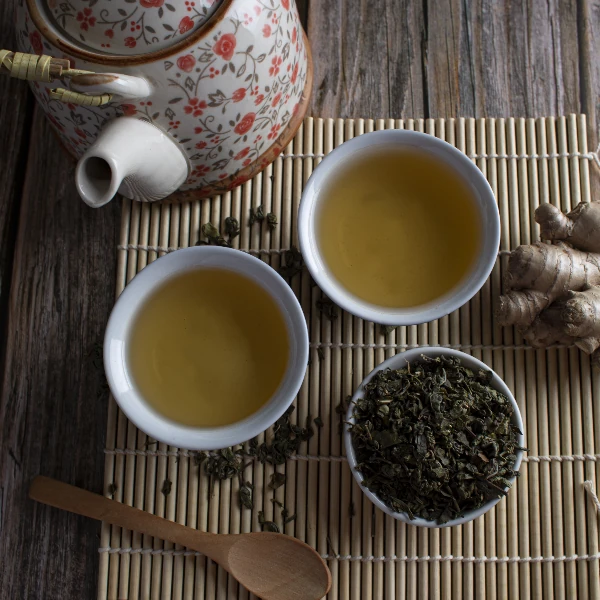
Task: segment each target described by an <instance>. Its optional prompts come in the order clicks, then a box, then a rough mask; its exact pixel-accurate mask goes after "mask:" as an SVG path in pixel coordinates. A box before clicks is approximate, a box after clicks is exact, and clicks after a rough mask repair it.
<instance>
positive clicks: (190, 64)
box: [177, 54, 196, 73]
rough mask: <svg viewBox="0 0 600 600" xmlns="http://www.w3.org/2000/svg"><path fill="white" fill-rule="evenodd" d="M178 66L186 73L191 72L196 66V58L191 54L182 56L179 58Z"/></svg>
mask: <svg viewBox="0 0 600 600" xmlns="http://www.w3.org/2000/svg"><path fill="white" fill-rule="evenodd" d="M177 66H178V67H179V68H180V69H181V70H182V71H185V72H186V73H189V72H190V71H191V70H192V69H193V68H194V67H195V66H196V59H195V58H194V57H193V56H192V55H191V54H186V55H185V56H180V57H179V58H178V59H177Z"/></svg>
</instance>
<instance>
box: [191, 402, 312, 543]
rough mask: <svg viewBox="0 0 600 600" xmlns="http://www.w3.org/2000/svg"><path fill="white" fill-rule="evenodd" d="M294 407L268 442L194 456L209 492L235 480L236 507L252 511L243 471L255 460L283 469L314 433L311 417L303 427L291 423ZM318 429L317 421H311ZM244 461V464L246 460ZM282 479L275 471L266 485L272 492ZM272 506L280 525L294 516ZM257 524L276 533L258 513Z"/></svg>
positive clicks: (254, 441)
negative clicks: (279, 512)
mask: <svg viewBox="0 0 600 600" xmlns="http://www.w3.org/2000/svg"><path fill="white" fill-rule="evenodd" d="M294 410H295V407H294V406H290V407H289V408H288V409H287V410H286V411H285V412H284V413H283V415H281V417H279V419H277V421H275V423H274V425H273V435H272V436H271V437H270V439H268V440H265V441H264V442H262V443H259V442H258V440H257V439H256V438H254V439H252V440H250V441H248V442H247V443H245V444H240V445H238V446H232V447H228V448H223V449H222V450H216V451H214V452H197V453H195V454H194V462H195V464H196V465H197V466H198V467H199V466H200V465H204V472H205V473H206V475H208V476H209V478H210V481H211V485H210V486H209V488H210V489H211V490H212V487H213V485H214V484H215V483H216V481H217V480H220V481H226V480H228V479H233V478H234V477H237V478H238V479H239V482H240V487H239V500H240V506H242V507H245V508H248V509H253V508H254V497H253V496H254V493H253V492H254V485H252V483H250V482H249V481H246V480H245V479H244V472H245V470H246V468H247V467H249V466H250V465H252V464H253V462H254V461H255V460H257V461H258V462H260V463H261V464H263V465H264V464H267V463H268V464H270V465H273V467H275V469H277V466H279V465H283V464H285V463H286V461H287V460H288V459H289V458H290V457H291V456H293V455H294V454H296V453H297V452H298V450H299V449H300V445H301V444H302V443H303V442H307V441H308V440H309V439H310V438H311V437H312V436H313V435H314V433H315V431H314V428H313V426H312V417H311V416H310V415H308V417H307V419H306V427H302V426H300V425H296V424H295V423H292V420H291V415H292V413H293V412H294ZM314 422H315V424H317V426H318V422H319V421H318V420H317V419H315V420H314ZM247 459H248V460H247ZM285 481H286V476H285V474H284V473H281V472H279V471H277V470H275V471H274V472H273V473H272V474H271V481H270V483H269V485H268V487H269V489H270V490H272V491H273V492H274V491H275V490H276V489H277V488H279V487H281V486H282V485H284V484H285ZM272 502H273V503H274V505H276V506H279V508H280V509H281V520H282V525H286V524H287V523H289V522H291V521H293V520H294V519H295V518H296V515H290V514H289V511H288V510H287V508H286V507H285V506H283V505H282V504H281V503H280V502H277V501H276V500H274V499H272ZM258 520H259V524H260V526H261V528H262V529H263V531H276V532H277V531H279V527H278V525H276V524H275V523H274V522H273V521H266V520H265V519H264V513H263V512H262V511H260V512H259V513H258Z"/></svg>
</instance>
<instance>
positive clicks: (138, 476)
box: [98, 115, 600, 600]
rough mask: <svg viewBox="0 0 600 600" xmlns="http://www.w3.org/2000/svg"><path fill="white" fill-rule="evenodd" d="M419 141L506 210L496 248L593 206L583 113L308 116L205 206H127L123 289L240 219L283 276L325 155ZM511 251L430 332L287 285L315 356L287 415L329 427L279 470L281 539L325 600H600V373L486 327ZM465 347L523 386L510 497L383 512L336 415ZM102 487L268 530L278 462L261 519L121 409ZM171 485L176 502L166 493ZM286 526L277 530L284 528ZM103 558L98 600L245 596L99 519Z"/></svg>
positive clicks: (215, 525) (228, 582)
mask: <svg viewBox="0 0 600 600" xmlns="http://www.w3.org/2000/svg"><path fill="white" fill-rule="evenodd" d="M387 128H406V129H416V130H419V131H425V132H427V133H430V134H432V135H436V136H438V137H441V138H443V139H445V140H446V141H448V142H450V143H451V144H454V145H455V146H456V147H458V148H459V149H460V150H462V151H463V152H465V153H467V154H468V155H469V156H470V157H471V158H472V160H474V161H475V162H476V164H477V166H478V167H479V168H480V169H481V170H482V171H483V173H484V174H485V175H486V177H487V178H488V180H489V182H490V184H491V186H492V188H493V190H494V193H495V195H496V198H497V200H498V205H499V210H500V215H501V221H502V236H501V250H502V251H507V250H511V249H514V248H516V247H517V246H518V245H519V244H521V243H528V242H530V241H532V240H536V239H537V238H538V228H537V226H536V225H535V223H534V221H533V211H534V210H535V208H536V207H537V206H538V204H539V203H540V202H545V201H549V202H552V203H554V204H556V205H557V206H560V208H561V209H563V210H569V209H570V208H571V207H572V206H574V205H575V204H577V203H578V202H580V201H584V202H588V201H590V176H589V175H590V173H589V171H590V168H595V166H594V165H590V162H592V159H594V158H595V155H594V154H592V153H589V152H588V148H587V139H586V122H585V117H584V116H575V115H571V116H568V117H560V118H542V119H536V120H530V119H527V120H525V119H506V120H505V119H480V120H473V119H457V120H453V119H452V120H435V121H434V120H427V121H423V120H415V121H413V120H408V121H398V120H385V121H384V120H380V121H372V120H346V121H343V120H321V119H312V118H309V119H306V120H305V122H304V124H303V126H302V128H301V129H300V131H299V132H298V134H297V135H296V137H295V138H294V140H293V142H292V143H291V144H290V145H289V147H288V148H287V149H286V151H285V152H284V153H283V154H282V155H281V156H280V157H279V158H278V159H277V160H276V161H275V162H274V163H273V164H272V165H271V166H269V167H268V168H267V169H266V170H265V171H264V172H263V173H262V174H259V175H258V176H256V177H255V178H254V179H253V180H252V181H250V182H248V183H246V184H245V185H244V186H242V187H240V188H238V189H236V190H234V191H233V192H231V193H228V194H226V195H224V196H221V197H217V198H214V199H212V200H204V201H196V202H191V203H187V204H179V205H178V204H173V205H168V204H164V205H149V204H143V205H142V204H138V203H131V202H125V203H124V204H123V220H122V225H121V240H120V245H119V249H118V280H117V288H118V290H117V291H118V292H121V291H122V290H123V288H124V286H125V285H126V284H127V283H128V282H129V281H130V280H131V279H132V278H133V276H134V275H135V274H136V273H137V272H138V271H140V270H141V269H143V268H144V266H145V265H146V264H147V263H148V262H151V261H153V260H155V259H156V258H157V257H158V256H161V255H163V254H164V253H165V252H170V251H173V250H175V249H177V248H182V247H186V246H192V245H194V244H195V242H196V241H197V239H198V234H199V229H200V226H201V225H202V224H203V223H205V222H207V221H210V222H212V223H213V224H219V226H220V227H221V229H222V228H223V226H222V223H223V220H224V219H225V217H227V216H230V215H232V216H235V217H236V218H237V219H239V221H240V225H241V235H240V237H239V238H237V239H236V240H235V244H236V246H237V247H239V248H241V249H244V250H246V251H249V252H251V253H253V254H255V255H258V256H260V257H261V259H263V260H264V261H266V262H268V263H269V264H271V265H272V266H273V267H274V268H278V267H279V265H280V263H281V250H282V249H287V248H290V246H291V245H292V244H294V245H297V244H298V241H297V231H296V215H297V211H298V204H299V202H300V195H301V192H302V187H303V184H304V182H305V181H306V180H307V178H308V177H309V176H310V174H311V172H312V170H313V168H314V167H315V166H316V165H317V164H318V163H319V161H320V160H321V158H322V156H323V155H324V154H327V153H328V152H330V151H331V150H332V149H333V148H334V147H336V146H338V145H340V144H341V143H342V142H343V141H344V140H347V139H349V138H352V137H353V136H356V135H360V134H362V133H366V132H368V131H372V130H374V129H387ZM260 204H262V205H263V207H264V211H265V213H266V212H267V211H273V212H274V213H275V214H277V215H278V219H279V223H280V225H279V226H278V227H277V228H276V229H275V231H274V232H272V233H270V232H269V231H268V228H266V227H264V228H260V229H259V227H258V226H257V225H255V226H254V228H252V229H250V228H248V227H247V220H248V215H249V211H250V207H251V206H252V207H257V206H258V205H260ZM506 260H507V259H506V258H505V255H503V254H502V253H501V257H500V258H499V259H498V261H497V264H496V267H495V268H494V271H493V273H492V275H491V277H490V279H489V280H488V282H487V283H486V285H485V286H484V288H483V289H482V290H481V292H480V293H479V294H477V296H475V298H473V300H471V302H469V303H468V304H467V305H466V306H464V307H463V308H461V309H460V310H458V311H456V312H454V313H452V314H451V315H449V316H448V317H444V318H443V319H440V320H439V321H434V322H432V323H428V324H425V325H419V326H414V327H403V328H399V329H398V330H397V331H396V332H394V333H391V334H389V335H388V336H386V337H384V336H383V335H382V334H381V333H380V332H379V329H378V328H377V327H376V326H375V325H374V324H373V323H368V322H364V321H362V320H361V319H358V318H356V317H352V316H351V315H349V314H347V313H342V312H341V311H340V313H339V316H338V318H337V319H335V320H333V321H329V320H327V319H326V318H325V317H324V316H323V315H321V314H320V313H319V311H318V310H317V309H316V307H315V303H316V301H317V300H318V299H319V298H320V297H321V292H320V290H319V289H318V288H317V287H316V286H315V287H313V286H311V283H310V277H309V275H308V273H306V272H305V273H303V274H302V275H301V276H296V277H295V278H294V279H293V280H292V287H293V290H294V292H295V293H296V294H297V296H298V298H299V299H300V301H301V303H302V307H303V309H304V311H305V314H306V318H307V321H308V323H309V331H310V339H311V348H312V349H311V362H310V366H309V368H308V371H307V375H306V379H305V381H304V384H303V386H302V389H301V391H300V393H299V396H298V398H297V399H296V405H297V410H296V412H295V413H294V419H297V420H298V422H300V423H302V424H304V423H305V422H306V419H307V415H309V414H310V415H312V416H313V417H317V416H319V417H321V419H322V421H323V424H324V426H323V427H322V428H317V427H315V429H316V433H315V435H314V436H313V437H312V439H310V440H309V442H308V445H307V446H306V445H305V447H304V448H301V450H300V452H301V454H300V455H298V456H296V457H295V459H294V460H289V461H288V462H287V464H286V465H285V473H286V475H287V480H286V484H285V485H284V486H282V487H280V488H278V489H277V490H276V491H275V493H274V495H275V497H276V498H277V500H279V501H280V502H282V503H283V504H284V505H285V506H286V507H287V508H288V509H289V511H290V514H292V513H296V515H297V517H296V519H295V521H293V522H291V523H288V524H287V525H286V526H285V527H284V528H283V530H284V531H285V533H288V534H290V535H293V536H296V537H298V538H300V539H302V540H305V541H306V542H307V543H309V544H310V545H312V546H314V547H315V548H316V549H317V550H318V552H319V553H321V554H322V555H323V556H324V557H326V559H327V561H328V564H329V567H330V569H331V573H332V576H333V586H332V588H331V592H330V594H329V598H331V599H338V598H339V599H346V598H350V599H359V598H360V599H363V600H366V599H369V598H373V599H379V598H390V599H398V600H403V599H417V598H418V599H424V598H440V599H441V598H444V599H449V598H453V599H460V598H465V599H469V598H486V599H490V600H491V599H495V598H498V599H503V598H511V599H513V598H522V599H526V598H542V597H543V598H544V600H551V599H553V598H556V599H560V598H568V599H573V598H579V599H585V598H600V580H599V567H598V564H599V563H598V560H599V558H600V554H599V549H598V518H599V517H598V515H597V514H596V512H595V509H594V505H593V502H592V500H591V499H590V498H589V497H588V496H587V495H586V492H585V491H584V488H583V482H584V480H586V479H590V480H592V482H593V485H594V487H595V485H596V481H597V480H598V476H600V462H598V459H599V458H600V454H596V452H599V451H600V415H598V410H599V407H600V404H599V401H600V377H599V376H598V375H597V374H594V373H593V372H592V371H591V368H590V361H589V359H588V357H587V356H586V355H584V354H582V353H580V351H579V350H577V349H575V348H553V349H548V350H531V349H529V348H527V347H525V346H523V342H522V339H521V338H520V336H519V335H518V334H517V333H515V332H514V331H513V330H512V329H511V328H504V329H502V328H499V327H496V326H495V325H494V322H493V319H492V304H493V300H494V299H495V298H496V297H497V296H498V294H499V293H500V282H501V276H502V268H503V266H505V262H506ZM431 344H432V345H436V344H438V345H442V346H448V347H453V348H460V349H462V350H464V351H465V352H470V353H472V354H473V355H474V356H476V357H477V358H479V359H481V360H483V361H484V362H486V363H487V364H488V365H489V366H490V367H492V368H493V369H494V370H495V371H497V372H498V373H499V375H500V376H501V377H503V378H504V380H505V381H506V383H507V384H508V386H509V387H510V388H511V390H512V391H513V393H514V395H515V397H516V398H517V401H518V403H519V406H520V408H521V412H522V415H523V420H524V422H525V437H526V445H527V447H528V448H529V453H528V455H527V457H526V459H525V461H524V462H523V465H522V466H521V477H520V479H519V480H518V483H517V484H516V486H515V487H514V488H513V489H512V491H511V492H510V494H509V496H508V498H507V499H504V500H502V501H501V502H500V503H499V504H498V505H497V506H496V507H495V509H493V510H491V511H490V512H489V513H487V514H486V515H485V516H483V517H480V518H479V519H477V520H476V521H474V522H472V523H469V524H466V525H464V526H462V527H455V528H452V529H444V530H435V529H433V530H431V529H418V528H416V527H414V526H410V525H406V524H404V523H400V522H396V521H394V520H393V519H391V518H390V517H388V516H386V515H385V514H384V513H383V512H381V511H379V510H376V509H375V508H374V507H373V505H372V504H371V503H370V502H369V501H368V500H367V499H366V497H365V496H364V495H363V494H362V493H361V491H360V489H359V487H358V486H357V484H356V483H355V481H354V479H353V478H352V475H351V473H350V469H349V468H348V466H347V463H346V462H345V459H344V448H343V445H342V439H341V436H340V435H339V434H338V421H339V415H338V414H336V412H335V406H336V405H337V404H338V403H339V401H340V400H341V399H342V398H345V397H346V396H347V395H349V394H352V392H353V391H354V389H355V388H356V387H357V386H358V384H359V383H360V382H361V380H362V379H363V377H364V376H365V375H366V374H367V373H368V372H369V371H371V369H372V368H373V367H375V365H377V364H379V363H380V362H382V361H383V360H384V359H386V358H388V357H389V356H392V355H393V354H395V353H396V352H399V351H402V350H405V349H406V348H411V347H415V346H419V345H431ZM105 453H106V467H105V493H106V494H107V495H112V494H111V493H110V492H111V491H112V485H113V484H114V486H116V491H115V492H114V498H115V499H116V500H119V501H121V502H125V503H127V504H131V505H134V506H136V507H138V508H141V509H144V510H147V511H150V512H153V513H155V514H158V515H161V516H164V517H166V518H168V519H171V520H176V521H178V522H179V523H184V524H187V525H190V526H192V527H196V528H198V529H202V530H206V531H211V532H234V533H235V532H245V531H258V530H260V526H259V524H258V519H257V512H258V510H260V509H262V510H264V512H265V518H266V519H267V520H270V519H275V520H276V521H278V520H279V518H278V514H279V512H278V510H279V509H277V508H276V507H275V509H274V506H273V503H272V502H271V501H270V498H271V497H272V495H273V492H272V491H271V490H268V488H267V483H268V482H269V479H270V476H271V474H272V472H273V468H272V467H271V466H270V465H266V466H263V465H261V464H259V463H258V462H256V463H255V464H254V465H253V467H252V468H251V470H249V469H247V470H246V472H245V475H246V478H247V479H250V480H251V481H252V482H253V483H254V486H255V490H254V497H255V509H254V510H253V511H250V510H247V509H243V510H242V509H241V508H240V506H239V502H238V496H237V492H238V485H239V484H238V481H237V479H234V480H231V481H227V482H223V483H221V484H219V483H217V484H216V485H215V487H214V490H212V494H211V493H210V492H211V490H210V489H209V486H208V481H207V477H206V476H205V475H204V473H203V471H202V469H199V468H198V467H197V466H196V465H195V464H194V460H193V457H192V455H191V454H190V453H188V452H186V451H185V450H181V449H178V448H174V447H171V446H166V445H164V444H156V443H154V444H153V443H151V440H149V439H148V438H147V437H146V435H145V434H144V433H142V432H141V431H139V430H137V429H136V428H135V427H134V426H133V425H132V424H131V423H129V422H128V421H127V419H126V418H125V417H124V415H123V414H122V413H121V412H120V411H119V410H118V408H117V407H116V405H115V403H114V401H113V400H112V399H111V401H110V405H109V416H108V433H107V448H106V450H105ZM165 479H169V480H170V481H171V482H172V490H171V492H170V493H169V494H168V495H166V496H165V495H164V494H163V493H162V492H161V488H162V484H163V482H164V480H165ZM279 522H280V520H279ZM100 544H101V547H100V549H99V559H100V575H99V591H98V597H99V598H101V599H106V598H109V599H111V600H112V599H117V598H118V599H125V598H128V599H132V600H133V599H136V598H140V599H146V598H152V599H158V598H169V599H170V598H174V599H175V598H177V599H179V598H186V599H191V598H194V599H201V598H207V599H212V598H218V599H229V598H243V599H246V598H251V597H252V595H251V594H249V593H248V592H247V591H246V590H244V589H243V588H241V586H238V584H237V583H236V582H235V581H234V580H233V579H232V578H230V577H228V575H227V573H226V572H224V571H223V570H221V569H220V568H217V566H216V565H215V564H214V563H212V562H211V561H207V560H206V559H205V558H204V557H203V556H200V555H198V554H197V553H194V552H187V551H186V550H185V549H183V548H180V547H174V546H173V544H170V543H168V542H162V541H160V540H156V539H152V538H150V537H148V536H142V535H139V534H137V533H132V532H131V531H125V530H121V529H120V528H118V527H110V526H108V525H106V524H104V525H103V528H102V534H101V543H100Z"/></svg>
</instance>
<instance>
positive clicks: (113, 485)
mask: <svg viewBox="0 0 600 600" xmlns="http://www.w3.org/2000/svg"><path fill="white" fill-rule="evenodd" d="M118 489H119V488H118V487H117V484H116V483H114V482H113V483H109V484H108V489H107V490H106V491H107V492H108V495H109V496H110V497H111V498H112V497H114V495H115V494H116V493H117V490H118Z"/></svg>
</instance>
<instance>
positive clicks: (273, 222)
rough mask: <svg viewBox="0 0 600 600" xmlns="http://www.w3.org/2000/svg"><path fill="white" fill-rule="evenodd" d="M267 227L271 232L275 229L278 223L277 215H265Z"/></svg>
mask: <svg viewBox="0 0 600 600" xmlns="http://www.w3.org/2000/svg"><path fill="white" fill-rule="evenodd" d="M267 225H268V226H269V229H270V230H271V231H273V230H274V229H275V228H276V227H277V225H278V222H277V215H276V214H274V213H271V212H270V213H267Z"/></svg>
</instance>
